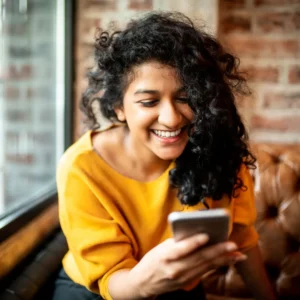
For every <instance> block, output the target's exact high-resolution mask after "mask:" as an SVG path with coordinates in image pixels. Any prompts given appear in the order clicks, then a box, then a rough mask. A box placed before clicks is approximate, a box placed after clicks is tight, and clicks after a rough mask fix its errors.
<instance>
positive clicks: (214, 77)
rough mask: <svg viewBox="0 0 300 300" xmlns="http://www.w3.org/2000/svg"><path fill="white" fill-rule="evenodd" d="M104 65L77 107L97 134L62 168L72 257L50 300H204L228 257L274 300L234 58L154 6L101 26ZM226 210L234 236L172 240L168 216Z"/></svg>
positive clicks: (62, 207)
mask: <svg viewBox="0 0 300 300" xmlns="http://www.w3.org/2000/svg"><path fill="white" fill-rule="evenodd" d="M96 63H97V67H96V69H95V70H94V71H93V72H91V73H90V74H89V80H90V82H89V88H88V89H87V91H86V93H85V94H84V96H83V101H82V106H81V108H82V110H83V111H84V113H85V114H86V116H87V117H88V120H89V121H90V130H89V131H87V132H86V133H85V134H84V135H83V136H82V137H81V138H80V139H79V140H78V141H77V142H76V143H75V144H74V145H73V146H71V147H70V148H69V149H68V150H67V151H66V153H65V154H64V156H63V158H62V159H61V161H60V163H59V167H58V171H57V183H58V194H59V213H60V220H61V226H62V229H63V231H64V233H65V235H66V238H67V241H68V245H69V252H68V253H67V254H66V256H65V257H64V260H63V267H64V268H63V270H62V271H61V273H60V276H59V278H58V279H57V282H56V290H55V294H54V299H64V300H66V299H72V300H73V299H114V300H115V299H122V300H126V299H131V300H132V299H156V298H157V299H177V298H178V297H179V298H181V299H204V298H205V295H204V292H203V288H202V285H201V278H202V277H203V276H204V275H205V274H207V272H209V271H210V270H212V269H215V268H217V267H219V266H224V265H228V264H232V263H233V264H236V267H237V268H238V270H239V271H240V273H241V275H242V277H243V278H244V280H245V282H246V284H247V285H248V286H249V288H250V289H251V290H252V291H253V293H254V296H255V297H256V298H257V299H264V300H266V299H274V296H273V294H272V291H271V288H270V284H269V282H268V280H267V276H266V273H265V271H264V269H263V264H262V261H261V258H260V254H259V251H258V248H257V233H256V232H255V230H254V228H253V222H254V219H255V208H254V202H253V201H254V200H253V187H252V182H251V176H250V175H249V171H248V168H251V167H254V162H255V159H254V157H253V156H252V154H251V153H250V152H249V150H248V146H247V134H246V131H245V128H244V125H243V123H242V121H241V119H240V116H239V115H238V113H237V110H236V107H235V101H234V94H235V93H236V92H242V93H243V92H246V87H245V84H244V83H245V80H244V79H243V78H242V77H241V76H240V74H239V73H238V70H237V59H236V58H234V57H233V56H232V55H231V54H229V53H227V52H225V51H224V49H223V48H222V46H221V45H220V44H219V43H218V42H217V41H216V40H215V39H214V38H212V37H211V36H209V35H208V34H206V33H204V32H203V31H202V30H200V29H197V28H196V27H195V26H194V24H193V23H192V22H191V21H190V20H189V19H188V18H186V17H185V16H183V15H182V14H179V13H173V14H172V13H151V14H149V15H147V16H145V17H143V18H141V19H139V20H137V21H132V22H130V23H129V24H128V26H127V28H126V29H125V30H124V31H121V32H116V33H114V34H112V35H109V34H108V33H102V34H101V35H100V36H99V38H98V39H97V43H96ZM100 112H101V114H102V115H103V116H104V117H105V120H106V123H105V124H106V125H105V126H103V125H102V124H100V123H101V122H102V121H103V116H102V115H100V116H99V114H100ZM108 124H109V125H108ZM220 207H223V208H228V209H229V211H230V212H231V234H230V236H229V240H228V241H227V242H224V243H219V244H217V245H213V246H208V247H205V244H206V242H207V241H208V239H209V237H208V236H207V235H205V234H198V235H195V236H192V237H190V238H186V239H185V240H182V241H180V242H175V241H174V240H173V238H172V234H171V232H170V228H169V225H168V222H167V217H168V214H169V213H171V212H173V211H193V210H199V209H213V208H220Z"/></svg>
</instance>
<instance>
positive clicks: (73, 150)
mask: <svg viewBox="0 0 300 300" xmlns="http://www.w3.org/2000/svg"><path fill="white" fill-rule="evenodd" d="M91 135H92V132H91V131H87V132H86V133H84V134H83V135H82V136H81V137H80V138H79V139H78V140H77V141H76V142H75V143H74V144H72V145H71V146H70V147H69V148H68V149H67V150H66V151H65V153H64V154H63V155H62V156H61V158H60V160H59V162H58V166H57V175H59V174H61V173H65V172H67V171H69V170H70V169H72V168H74V167H75V168H76V166H77V167H79V166H84V165H86V163H87V162H88V160H89V159H90V157H91V156H92V155H93V147H92V144H91Z"/></svg>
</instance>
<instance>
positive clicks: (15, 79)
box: [0, 0, 71, 230]
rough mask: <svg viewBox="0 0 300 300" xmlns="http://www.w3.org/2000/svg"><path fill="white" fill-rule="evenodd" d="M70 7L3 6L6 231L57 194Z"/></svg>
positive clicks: (37, 1)
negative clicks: (56, 176)
mask: <svg viewBox="0 0 300 300" xmlns="http://www.w3.org/2000/svg"><path fill="white" fill-rule="evenodd" d="M66 2H67V3H66V4H65V1H60V0H57V1H49V0H14V1H7V0H0V13H1V22H0V230H1V227H2V228H3V227H5V225H7V224H8V223H10V222H11V219H12V218H14V217H12V215H14V214H16V213H18V214H19V215H20V214H21V212H25V211H28V210H30V209H31V208H34V207H37V206H38V205H40V204H41V203H43V202H45V201H46V200H47V199H49V197H51V196H53V195H55V193H56V185H55V171H56V165H57V161H58V159H59V158H60V156H61V155H62V153H63V151H64V150H65V148H66V146H67V145H68V144H69V143H70V134H69V133H70V122H71V119H70V117H69V115H68V113H70V111H71V109H70V108H69V107H68V105H69V102H68V99H69V98H70V92H69V91H70V90H71V85H70V57H71V53H70V50H69V49H70V44H71V34H70V32H71V24H70V22H71V21H70V20H71V18H70V15H71V7H70V5H71V4H70V3H71V1H66ZM68 3H69V4H68ZM66 54H68V55H66ZM67 107H68V109H67Z"/></svg>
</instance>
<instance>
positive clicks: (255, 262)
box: [236, 246, 276, 300]
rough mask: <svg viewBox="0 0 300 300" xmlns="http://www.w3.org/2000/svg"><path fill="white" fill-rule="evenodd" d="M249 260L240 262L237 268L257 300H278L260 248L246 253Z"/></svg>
mask: <svg viewBox="0 0 300 300" xmlns="http://www.w3.org/2000/svg"><path fill="white" fill-rule="evenodd" d="M244 254H245V255H247V257H248V259H247V260H245V261H241V262H238V263H237V264H236V268H237V270H238V272H239V274H240V275H241V276H242V278H243V280H244V282H245V283H246V285H247V287H248V288H249V290H250V291H251V292H252V294H253V296H254V297H255V299H257V300H274V299H276V297H275V295H274V292H273V289H272V286H271V284H270V282H269V279H268V276H267V274H266V271H265V268H264V265H263V261H262V258H261V254H260V251H259V249H258V246H256V247H254V248H251V249H249V250H248V251H246V252H245V253H244Z"/></svg>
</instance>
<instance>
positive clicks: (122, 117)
mask: <svg viewBox="0 0 300 300" xmlns="http://www.w3.org/2000/svg"><path fill="white" fill-rule="evenodd" d="M115 113H116V115H117V118H118V120H119V121H120V122H125V121H126V117H125V114H124V110H123V107H122V108H115Z"/></svg>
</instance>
